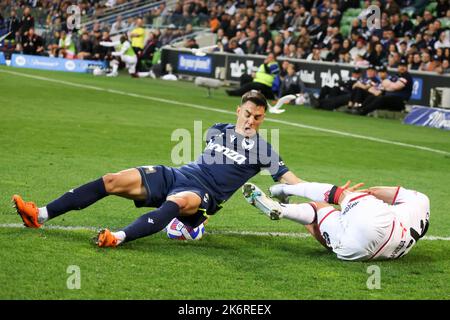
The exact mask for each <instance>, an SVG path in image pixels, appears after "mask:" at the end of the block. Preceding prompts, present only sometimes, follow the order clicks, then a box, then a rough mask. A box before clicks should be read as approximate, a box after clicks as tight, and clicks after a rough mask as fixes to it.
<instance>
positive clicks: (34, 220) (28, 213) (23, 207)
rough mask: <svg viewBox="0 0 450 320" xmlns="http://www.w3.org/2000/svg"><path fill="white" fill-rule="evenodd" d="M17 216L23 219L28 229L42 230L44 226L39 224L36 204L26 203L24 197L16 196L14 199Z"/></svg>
mask: <svg viewBox="0 0 450 320" xmlns="http://www.w3.org/2000/svg"><path fill="white" fill-rule="evenodd" d="M12 201H13V202H14V207H15V208H16V210H17V214H18V215H19V216H20V217H21V218H22V221H23V224H24V226H25V227H27V228H34V229H37V228H40V227H41V226H42V224H40V223H39V222H38V216H39V209H38V207H37V206H36V204H35V203H34V202H25V201H23V199H22V197H21V196H19V195H17V194H15V195H14V196H13V198H12Z"/></svg>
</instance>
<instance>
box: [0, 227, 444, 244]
mask: <svg viewBox="0 0 450 320" xmlns="http://www.w3.org/2000/svg"><path fill="white" fill-rule="evenodd" d="M0 228H25V227H24V226H23V225H22V224H20V223H1V224H0ZM42 229H46V230H63V231H98V230H99V228H95V227H88V226H86V227H83V226H58V225H48V226H44V227H42ZM206 233H207V234H218V235H232V236H257V237H287V238H308V237H310V234H309V233H300V232H258V231H233V230H213V231H207V232H206ZM421 240H429V241H436V240H442V241H450V237H437V236H425V237H423V238H422V239H421Z"/></svg>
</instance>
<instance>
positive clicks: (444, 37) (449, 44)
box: [434, 30, 450, 50]
mask: <svg viewBox="0 0 450 320" xmlns="http://www.w3.org/2000/svg"><path fill="white" fill-rule="evenodd" d="M449 34H450V31H449V30H445V31H441V33H440V34H439V40H438V41H436V42H435V43H434V49H435V50H437V49H438V48H450V39H449Z"/></svg>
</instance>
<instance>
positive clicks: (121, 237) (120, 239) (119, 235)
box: [111, 231, 127, 244]
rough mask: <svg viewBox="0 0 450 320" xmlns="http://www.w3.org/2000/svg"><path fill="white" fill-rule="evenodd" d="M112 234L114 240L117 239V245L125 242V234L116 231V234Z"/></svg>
mask: <svg viewBox="0 0 450 320" xmlns="http://www.w3.org/2000/svg"><path fill="white" fill-rule="evenodd" d="M111 233H112V235H113V236H114V237H116V239H117V244H121V243H122V242H123V241H124V240H125V238H126V236H127V235H126V234H125V232H123V231H117V232H111Z"/></svg>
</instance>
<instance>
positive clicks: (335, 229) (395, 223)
mask: <svg viewBox="0 0 450 320" xmlns="http://www.w3.org/2000/svg"><path fill="white" fill-rule="evenodd" d="M349 184H350V182H347V183H346V184H345V185H344V186H343V187H338V186H335V185H331V184H327V183H315V182H306V183H299V184H296V185H285V184H278V185H274V186H272V187H271V188H270V189H269V192H270V195H271V196H272V197H275V198H278V199H279V200H281V201H284V202H285V201H286V199H287V197H289V196H292V195H296V196H301V197H305V198H309V199H311V200H313V201H314V202H310V203H301V204H284V203H279V202H277V201H274V200H273V199H271V198H269V197H268V196H266V195H265V194H264V192H262V191H261V189H259V188H258V187H257V186H256V185H254V184H251V183H247V184H245V185H244V187H243V193H244V197H245V198H246V200H247V201H248V202H249V203H250V204H252V205H254V206H255V207H257V208H258V209H260V210H261V211H262V212H263V213H265V214H266V215H268V216H269V217H270V218H271V219H273V220H278V219H280V218H286V219H289V220H293V221H296V222H299V223H301V224H303V225H305V227H306V229H307V230H308V231H309V232H310V233H311V234H312V235H313V236H314V237H315V238H316V239H317V240H318V241H319V242H320V243H322V244H323V245H324V246H325V247H327V248H328V249H331V250H332V251H333V252H334V253H335V254H336V255H337V257H338V258H339V259H342V260H352V261H367V260H377V259H395V258H400V257H401V256H403V255H405V254H407V253H408V252H409V251H410V250H411V248H412V247H413V246H414V245H415V244H416V243H417V241H418V240H419V239H420V238H422V237H423V236H424V235H425V233H426V232H427V230H428V225H429V217H430V201H429V199H428V197H427V196H426V195H424V194H423V193H420V192H417V191H413V190H408V189H405V188H403V187H372V188H368V189H365V190H357V188H359V187H360V186H362V184H357V185H355V186H353V187H349ZM332 204H338V205H339V206H340V210H338V209H336V208H335V207H333V206H332Z"/></svg>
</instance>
